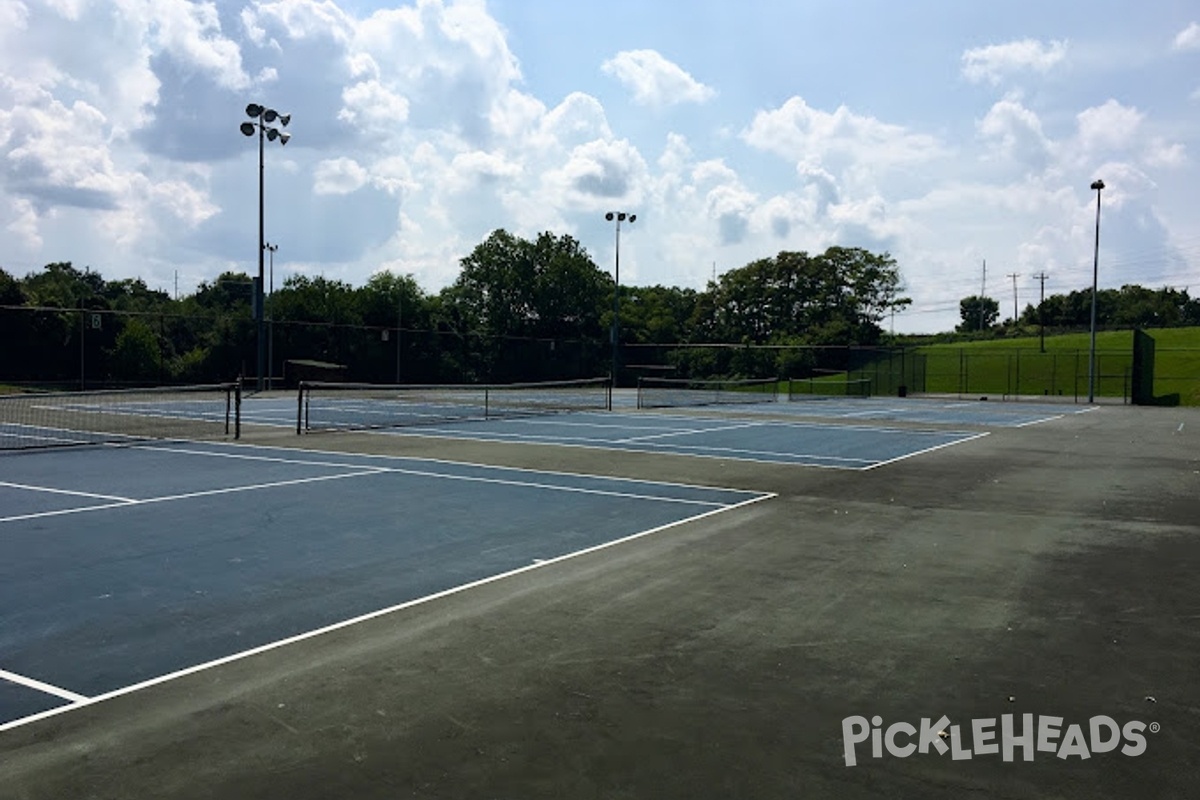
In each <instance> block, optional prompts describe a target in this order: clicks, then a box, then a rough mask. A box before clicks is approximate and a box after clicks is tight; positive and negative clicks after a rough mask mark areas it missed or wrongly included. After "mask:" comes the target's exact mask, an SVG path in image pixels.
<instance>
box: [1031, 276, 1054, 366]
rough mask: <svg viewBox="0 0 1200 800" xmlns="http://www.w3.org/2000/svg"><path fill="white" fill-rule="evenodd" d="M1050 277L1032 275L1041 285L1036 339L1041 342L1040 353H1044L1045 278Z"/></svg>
mask: <svg viewBox="0 0 1200 800" xmlns="http://www.w3.org/2000/svg"><path fill="white" fill-rule="evenodd" d="M1049 277H1050V276H1049V275H1047V274H1046V273H1045V271H1043V272H1039V273H1038V274H1037V275H1034V276H1033V278H1034V280H1036V281H1040V282H1041V284H1042V291H1041V295H1040V299H1039V300H1038V337H1039V339H1040V340H1041V346H1042V352H1043V353H1044V352H1046V278H1049Z"/></svg>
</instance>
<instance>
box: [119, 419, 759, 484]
mask: <svg viewBox="0 0 1200 800" xmlns="http://www.w3.org/2000/svg"><path fill="white" fill-rule="evenodd" d="M364 433H365V431H364ZM439 438H440V437H439ZM205 446H210V447H214V448H218V447H219V448H222V449H232V448H237V449H242V450H268V451H271V452H275V453H308V454H311V455H318V456H325V457H329V456H343V457H346V458H356V459H357V458H361V459H367V460H371V461H416V462H420V463H425V464H443V465H447V466H452V467H471V468H473V469H481V470H488V471H493V472H521V473H526V474H531V475H558V476H561V477H565V478H589V479H593V480H598V481H612V482H617V483H643V484H646V485H648V486H673V487H675V488H677V489H703V490H705V491H714V490H715V491H718V492H728V493H731V494H746V495H754V496H758V495H760V494H761V492H758V491H755V490H753V489H731V488H729V487H726V486H707V485H704V484H698V483H675V482H671V481H657V480H649V479H644V478H622V477H620V476H613V475H596V474H593V473H588V472H564V471H561V470H547V469H535V468H532V467H505V466H498V465H496V464H481V463H478V462H475V461H454V460H452V459H446V458H429V457H428V456H393V455H384V454H382V453H343V452H339V451H336V450H315V449H313V448H310V447H279V446H278V445H265V444H253V443H249V442H220V443H216V442H212V443H207V444H206V445H205ZM143 449H146V450H160V449H163V448H160V447H155V446H146V447H144V448H143ZM180 452H188V453H194V454H196V455H211V456H225V457H228V458H237V457H241V458H251V459H254V458H258V459H261V460H264V461H271V460H277V461H281V462H283V463H295V464H309V463H311V464H317V465H323V466H338V467H342V468H345V469H357V468H359V467H362V466H365V465H362V464H341V463H333V462H319V461H313V462H307V461H302V460H292V459H287V458H280V457H277V456H239V455H238V454H235V453H225V452H221V451H218V450H211V451H210V450H186V449H181V450H180ZM620 452H628V451H625V450H622V451H620ZM380 469H385V470H401V469H406V468H405V467H380ZM439 474H440V473H439Z"/></svg>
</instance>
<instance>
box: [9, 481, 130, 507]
mask: <svg viewBox="0 0 1200 800" xmlns="http://www.w3.org/2000/svg"><path fill="white" fill-rule="evenodd" d="M0 486H9V487H11V488H13V489H28V490H29V491H31V492H46V493H48V494H66V495H71V496H72V497H89V498H91V499H93V500H117V501H119V502H122V503H135V502H137V501H136V500H134V499H133V498H130V497H120V496H118V495H113V494H93V493H92V492H76V491H72V490H70V489H51V488H50V487H49V486H31V485H29V484H25V483H10V482H8V481H0Z"/></svg>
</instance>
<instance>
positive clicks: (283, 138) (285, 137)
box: [279, 133, 292, 144]
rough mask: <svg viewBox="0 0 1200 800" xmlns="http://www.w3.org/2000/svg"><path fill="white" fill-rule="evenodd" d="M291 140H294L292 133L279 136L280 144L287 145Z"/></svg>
mask: <svg viewBox="0 0 1200 800" xmlns="http://www.w3.org/2000/svg"><path fill="white" fill-rule="evenodd" d="M290 138H292V135H291V134H290V133H281V134H279V143H280V144H287V143H288V139H290Z"/></svg>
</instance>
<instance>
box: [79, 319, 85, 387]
mask: <svg viewBox="0 0 1200 800" xmlns="http://www.w3.org/2000/svg"><path fill="white" fill-rule="evenodd" d="M86 319H87V312H86V311H84V309H83V300H80V301H79V391H81V392H82V391H83V390H84V389H85V388H86V387H87V381H86V380H85V379H84V370H85V369H86V367H87V357H86V356H85V355H84V349H83V339H84V329H85V328H86V325H85V320H86Z"/></svg>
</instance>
